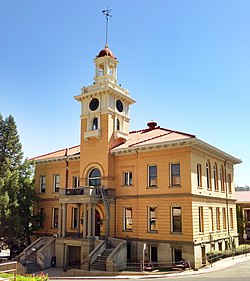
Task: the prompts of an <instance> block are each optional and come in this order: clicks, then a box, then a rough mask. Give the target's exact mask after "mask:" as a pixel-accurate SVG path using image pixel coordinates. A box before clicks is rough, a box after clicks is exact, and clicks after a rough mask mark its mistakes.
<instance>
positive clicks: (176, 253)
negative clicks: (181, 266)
mask: <svg viewBox="0 0 250 281" xmlns="http://www.w3.org/2000/svg"><path fill="white" fill-rule="evenodd" d="M181 260H182V250H181V249H176V248H173V262H174V264H176V263H179V262H180V261H181Z"/></svg>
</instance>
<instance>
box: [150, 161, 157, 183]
mask: <svg viewBox="0 0 250 281" xmlns="http://www.w3.org/2000/svg"><path fill="white" fill-rule="evenodd" d="M148 187H157V166H148Z"/></svg>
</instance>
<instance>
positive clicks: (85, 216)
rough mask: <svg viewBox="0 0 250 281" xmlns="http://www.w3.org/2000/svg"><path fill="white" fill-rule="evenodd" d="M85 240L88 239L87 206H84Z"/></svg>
mask: <svg viewBox="0 0 250 281" xmlns="http://www.w3.org/2000/svg"><path fill="white" fill-rule="evenodd" d="M83 238H84V239H86V238H87V204H83Z"/></svg>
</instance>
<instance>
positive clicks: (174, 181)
mask: <svg viewBox="0 0 250 281" xmlns="http://www.w3.org/2000/svg"><path fill="white" fill-rule="evenodd" d="M170 175H171V179H170V186H180V184H181V175H180V163H176V164H170Z"/></svg>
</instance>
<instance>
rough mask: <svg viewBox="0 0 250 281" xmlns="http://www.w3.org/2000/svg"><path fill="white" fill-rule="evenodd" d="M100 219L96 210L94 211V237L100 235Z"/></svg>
mask: <svg viewBox="0 0 250 281" xmlns="http://www.w3.org/2000/svg"><path fill="white" fill-rule="evenodd" d="M101 224H102V219H101V216H100V213H99V211H98V210H95V236H100V235H101Z"/></svg>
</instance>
